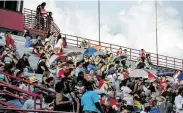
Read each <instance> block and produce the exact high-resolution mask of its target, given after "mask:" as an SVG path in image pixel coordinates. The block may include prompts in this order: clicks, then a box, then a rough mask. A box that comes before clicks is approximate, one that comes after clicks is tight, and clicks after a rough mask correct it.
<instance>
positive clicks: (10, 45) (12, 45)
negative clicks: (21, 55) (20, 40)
mask: <svg viewBox="0 0 183 113" xmlns="http://www.w3.org/2000/svg"><path fill="white" fill-rule="evenodd" d="M5 42H6V47H8V48H10V49H16V46H15V41H14V39H13V38H12V37H11V34H10V32H6V33H5Z"/></svg>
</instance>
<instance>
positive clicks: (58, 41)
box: [55, 34, 62, 53]
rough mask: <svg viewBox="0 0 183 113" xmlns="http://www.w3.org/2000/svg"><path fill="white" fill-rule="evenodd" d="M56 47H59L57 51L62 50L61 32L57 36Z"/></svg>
mask: <svg viewBox="0 0 183 113" xmlns="http://www.w3.org/2000/svg"><path fill="white" fill-rule="evenodd" d="M55 49H58V51H57V53H60V52H62V36H61V34H59V35H58V36H57V40H56V44H55Z"/></svg>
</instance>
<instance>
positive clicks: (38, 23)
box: [24, 8, 60, 36]
mask: <svg viewBox="0 0 183 113" xmlns="http://www.w3.org/2000/svg"><path fill="white" fill-rule="evenodd" d="M24 28H25V29H27V30H29V31H30V32H31V31H32V32H36V33H38V34H42V35H43V36H46V35H47V33H48V32H54V33H57V34H58V33H60V29H59V28H58V26H57V25H56V24H55V23H54V21H48V15H45V16H39V15H37V14H36V11H34V10H30V9H26V8H24Z"/></svg>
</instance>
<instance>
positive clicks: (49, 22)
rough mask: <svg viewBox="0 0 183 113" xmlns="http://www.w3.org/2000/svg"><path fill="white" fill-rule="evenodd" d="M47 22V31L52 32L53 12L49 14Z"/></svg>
mask: <svg viewBox="0 0 183 113" xmlns="http://www.w3.org/2000/svg"><path fill="white" fill-rule="evenodd" d="M46 22H47V24H46V27H47V30H48V31H51V25H52V22H53V17H52V12H49V13H48V16H47V21H46Z"/></svg>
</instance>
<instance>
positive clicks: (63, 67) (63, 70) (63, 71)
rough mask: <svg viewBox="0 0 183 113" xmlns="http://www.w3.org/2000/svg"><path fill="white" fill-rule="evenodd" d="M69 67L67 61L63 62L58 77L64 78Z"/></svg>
mask: <svg viewBox="0 0 183 113" xmlns="http://www.w3.org/2000/svg"><path fill="white" fill-rule="evenodd" d="M67 69H68V67H67V64H66V63H62V68H61V69H60V70H59V72H58V77H59V78H60V79H62V78H64V73H65V72H66V70H67Z"/></svg>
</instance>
